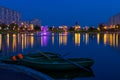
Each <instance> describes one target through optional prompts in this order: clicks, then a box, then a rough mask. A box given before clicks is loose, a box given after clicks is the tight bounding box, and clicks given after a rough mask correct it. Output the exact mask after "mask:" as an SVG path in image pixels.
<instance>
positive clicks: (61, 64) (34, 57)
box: [0, 52, 94, 70]
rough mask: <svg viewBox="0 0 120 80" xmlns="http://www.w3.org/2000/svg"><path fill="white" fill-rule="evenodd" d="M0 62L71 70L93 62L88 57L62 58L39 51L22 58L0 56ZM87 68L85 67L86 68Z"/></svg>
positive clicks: (90, 64) (47, 68) (36, 67)
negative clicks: (13, 58)
mask: <svg viewBox="0 0 120 80" xmlns="http://www.w3.org/2000/svg"><path fill="white" fill-rule="evenodd" d="M0 61H1V62H4V63H8V64H19V65H24V66H27V67H31V68H34V69H37V70H40V69H42V70H71V69H76V68H81V69H86V68H88V67H91V66H92V65H93V63H94V61H93V60H92V59H89V58H69V59H64V58H62V57H61V56H60V55H59V54H54V53H50V52H40V53H36V54H27V55H24V56H23V58H22V59H17V60H12V59H11V57H7V58H0ZM86 70H87V69H86Z"/></svg>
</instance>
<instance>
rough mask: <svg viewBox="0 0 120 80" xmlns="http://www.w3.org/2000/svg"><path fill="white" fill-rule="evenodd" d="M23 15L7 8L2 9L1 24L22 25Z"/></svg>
mask: <svg viewBox="0 0 120 80" xmlns="http://www.w3.org/2000/svg"><path fill="white" fill-rule="evenodd" d="M20 20H21V15H20V13H19V12H17V11H15V10H11V9H8V8H5V7H0V23H6V24H10V23H13V22H14V23H17V24H20Z"/></svg>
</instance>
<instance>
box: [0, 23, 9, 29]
mask: <svg viewBox="0 0 120 80" xmlns="http://www.w3.org/2000/svg"><path fill="white" fill-rule="evenodd" d="M0 26H1V28H2V30H5V29H6V28H8V25H7V24H5V23H2V24H0Z"/></svg>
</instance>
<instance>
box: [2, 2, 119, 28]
mask: <svg viewBox="0 0 120 80" xmlns="http://www.w3.org/2000/svg"><path fill="white" fill-rule="evenodd" d="M0 6H4V7H7V8H10V9H13V10H16V11H18V12H20V13H21V15H22V19H23V20H31V19H33V18H38V19H40V20H41V21H42V25H48V26H52V25H55V26H58V25H68V26H72V25H74V24H75V22H76V21H78V23H79V25H81V26H82V27H84V26H97V25H98V24H99V23H106V22H107V21H108V19H109V18H110V17H111V16H113V15H115V14H118V13H119V12H120V0H0Z"/></svg>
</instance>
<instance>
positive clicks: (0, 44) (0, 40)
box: [0, 34, 2, 51]
mask: <svg viewBox="0 0 120 80" xmlns="http://www.w3.org/2000/svg"><path fill="white" fill-rule="evenodd" d="M1 50H2V35H1V34H0V51H1Z"/></svg>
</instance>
